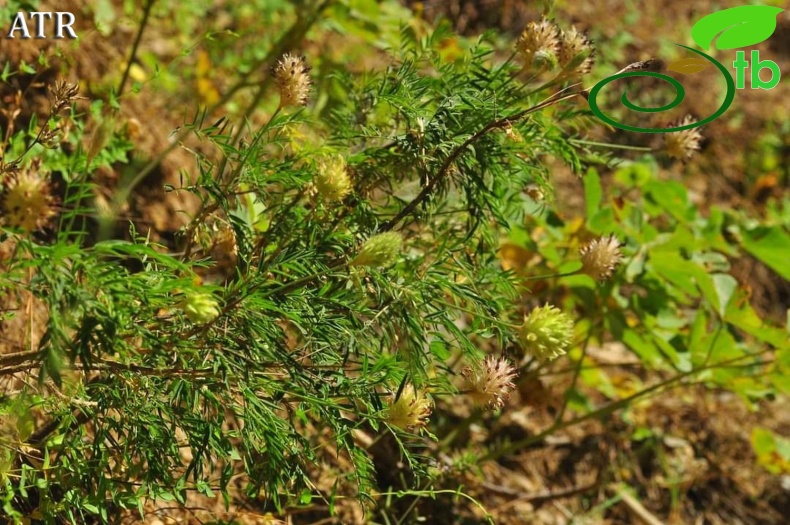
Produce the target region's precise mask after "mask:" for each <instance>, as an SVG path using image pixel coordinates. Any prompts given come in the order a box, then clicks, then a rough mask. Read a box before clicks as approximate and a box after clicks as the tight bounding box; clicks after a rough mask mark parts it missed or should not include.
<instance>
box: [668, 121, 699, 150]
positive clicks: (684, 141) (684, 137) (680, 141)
mask: <svg viewBox="0 0 790 525" xmlns="http://www.w3.org/2000/svg"><path fill="white" fill-rule="evenodd" d="M693 122H694V118H693V117H692V116H691V115H686V116H685V117H683V119H681V120H679V121H676V122H674V123H673V124H671V125H670V127H672V128H676V127H678V126H687V125H689V124H691V123H693ZM700 142H702V133H700V132H699V128H691V129H684V130H683V131H676V132H674V133H664V151H665V152H666V154H667V155H669V156H670V157H672V158H674V159H678V160H683V161H686V160H688V159H690V158H691V157H693V156H694V154H695V153H697V152H698V151H699V149H700Z"/></svg>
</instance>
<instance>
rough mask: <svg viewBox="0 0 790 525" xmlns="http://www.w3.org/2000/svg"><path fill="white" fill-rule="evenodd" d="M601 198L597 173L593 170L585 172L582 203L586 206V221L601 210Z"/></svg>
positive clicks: (601, 190)
mask: <svg viewBox="0 0 790 525" xmlns="http://www.w3.org/2000/svg"><path fill="white" fill-rule="evenodd" d="M602 198H603V187H601V178H600V177H599V176H598V172H597V171H595V170H594V169H593V168H590V169H589V170H587V174H586V175H585V176H584V201H585V204H586V206H587V221H589V220H590V219H591V218H592V217H593V216H595V215H596V214H597V213H598V212H599V211H600V210H601V199H602Z"/></svg>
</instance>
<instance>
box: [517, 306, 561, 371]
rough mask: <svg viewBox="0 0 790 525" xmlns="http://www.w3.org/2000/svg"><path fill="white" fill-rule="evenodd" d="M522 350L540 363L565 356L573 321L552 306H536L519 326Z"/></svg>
mask: <svg viewBox="0 0 790 525" xmlns="http://www.w3.org/2000/svg"><path fill="white" fill-rule="evenodd" d="M520 336H521V344H522V345H523V346H524V350H525V351H526V352H528V353H530V354H531V355H534V356H535V357H537V358H538V359H539V360H541V361H546V360H551V359H556V358H557V357H559V356H561V355H563V354H565V352H567V350H568V346H569V345H570V344H571V338H572V337H573V320H572V319H571V318H570V317H569V316H568V315H567V314H566V313H564V312H562V311H561V310H560V309H559V308H556V307H554V306H550V305H548V304H547V305H545V306H542V307H540V306H536V307H535V308H534V309H533V310H532V312H531V313H530V314H529V315H528V316H526V317H525V318H524V324H523V325H521V333H520Z"/></svg>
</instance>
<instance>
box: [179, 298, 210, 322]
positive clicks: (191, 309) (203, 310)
mask: <svg viewBox="0 0 790 525" xmlns="http://www.w3.org/2000/svg"><path fill="white" fill-rule="evenodd" d="M179 306H180V307H181V310H182V311H183V312H184V314H185V315H186V316H187V318H188V319H189V320H190V321H192V322H193V323H195V324H206V323H210V322H211V321H213V320H214V319H216V318H217V317H219V313H220V309H219V302H218V301H217V300H216V299H215V298H214V295H213V294H211V293H207V292H193V293H190V294H187V296H186V298H185V299H184V300H183V301H181V304H180V305H179Z"/></svg>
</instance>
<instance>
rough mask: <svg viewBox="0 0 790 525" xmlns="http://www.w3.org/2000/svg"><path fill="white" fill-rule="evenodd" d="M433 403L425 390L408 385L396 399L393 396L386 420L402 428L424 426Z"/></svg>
mask: <svg viewBox="0 0 790 525" xmlns="http://www.w3.org/2000/svg"><path fill="white" fill-rule="evenodd" d="M432 409H433V404H432V403H431V400H430V399H428V398H427V397H426V396H425V394H424V393H423V392H419V391H417V390H416V389H415V388H414V386H412V385H407V386H406V387H405V388H404V389H403V391H402V392H401V394H400V397H399V398H398V400H397V401H396V400H395V399H394V397H393V399H392V400H390V402H389V407H388V408H387V412H386V421H387V423H389V424H390V425H392V426H395V427H398V428H400V429H401V430H409V429H411V428H415V427H423V426H425V424H426V423H427V422H428V417H430V415H431V410H432Z"/></svg>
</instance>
